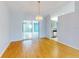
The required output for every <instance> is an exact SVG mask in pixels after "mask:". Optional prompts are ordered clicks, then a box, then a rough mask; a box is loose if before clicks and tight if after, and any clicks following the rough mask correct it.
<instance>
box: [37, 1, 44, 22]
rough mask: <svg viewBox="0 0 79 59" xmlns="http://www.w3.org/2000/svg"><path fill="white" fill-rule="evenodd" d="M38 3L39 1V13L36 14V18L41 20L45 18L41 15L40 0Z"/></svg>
mask: <svg viewBox="0 0 79 59" xmlns="http://www.w3.org/2000/svg"><path fill="white" fill-rule="evenodd" d="M37 3H38V15H37V16H36V20H37V21H40V20H42V19H43V17H42V16H41V15H40V1H38V2H37Z"/></svg>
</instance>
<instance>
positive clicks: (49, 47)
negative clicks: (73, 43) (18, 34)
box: [2, 38, 79, 58]
mask: <svg viewBox="0 0 79 59" xmlns="http://www.w3.org/2000/svg"><path fill="white" fill-rule="evenodd" d="M27 57H28V58H60V57H61V58H63V57H64V58H71V57H73V58H74V57H75V58H77V57H79V50H76V49H73V48H71V47H69V46H66V45H64V44H61V43H58V42H56V41H53V40H49V39H46V38H44V39H40V40H39V41H32V40H25V41H17V42H12V43H11V44H10V46H9V47H8V48H7V50H6V51H5V53H4V54H3V56H2V58H27Z"/></svg>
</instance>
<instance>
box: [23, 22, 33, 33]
mask: <svg viewBox="0 0 79 59" xmlns="http://www.w3.org/2000/svg"><path fill="white" fill-rule="evenodd" d="M23 32H32V24H31V23H24V24H23Z"/></svg>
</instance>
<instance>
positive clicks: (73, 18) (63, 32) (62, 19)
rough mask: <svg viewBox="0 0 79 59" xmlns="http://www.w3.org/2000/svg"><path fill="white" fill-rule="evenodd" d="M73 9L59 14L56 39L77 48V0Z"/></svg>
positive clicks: (78, 29) (78, 44)
mask: <svg viewBox="0 0 79 59" xmlns="http://www.w3.org/2000/svg"><path fill="white" fill-rule="evenodd" d="M74 9H75V11H74V12H72V13H68V14H65V15H62V16H59V21H58V39H59V41H60V42H62V43H64V44H66V45H69V46H71V47H73V48H76V49H79V39H78V38H79V2H76V3H75V8H74Z"/></svg>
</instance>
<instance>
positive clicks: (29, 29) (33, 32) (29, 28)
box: [22, 20, 39, 39]
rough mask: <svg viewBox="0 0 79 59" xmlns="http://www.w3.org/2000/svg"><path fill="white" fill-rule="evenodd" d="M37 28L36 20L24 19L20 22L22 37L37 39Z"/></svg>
mask: <svg viewBox="0 0 79 59" xmlns="http://www.w3.org/2000/svg"><path fill="white" fill-rule="evenodd" d="M38 29H39V28H38V21H27V20H26V21H24V22H23V24H22V32H23V39H37V38H38V32H39V30H38Z"/></svg>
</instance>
